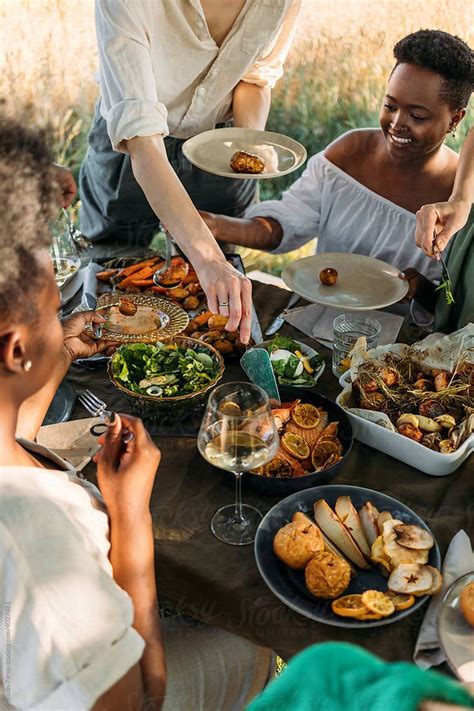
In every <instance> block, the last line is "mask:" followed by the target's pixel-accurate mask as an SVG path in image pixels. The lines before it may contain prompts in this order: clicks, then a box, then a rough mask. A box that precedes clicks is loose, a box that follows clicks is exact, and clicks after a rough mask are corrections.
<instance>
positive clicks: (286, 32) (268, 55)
mask: <svg viewBox="0 0 474 711" xmlns="http://www.w3.org/2000/svg"><path fill="white" fill-rule="evenodd" d="M300 8H301V0H292V2H291V4H290V6H289V8H288V11H287V13H286V15H285V17H284V19H283V22H282V24H281V27H280V30H279V32H278V33H277V34H276V35H275V37H274V38H273V39H272V41H271V42H270V44H268V45H267V46H266V47H265V49H264V51H263V52H262V54H261V55H260V56H259V57H257V59H256V60H255V62H254V63H253V65H252V66H251V67H250V68H249V69H248V70H247V71H246V73H245V74H244V76H243V77H242V81H246V82H248V83H249V84H257V86H267V87H269V88H270V89H273V87H274V86H275V84H276V83H277V81H278V80H279V79H281V77H282V76H283V64H284V62H285V59H286V56H287V54H288V51H289V49H290V47H291V43H292V41H293V36H294V34H295V30H296V23H297V20H298V14H299V11H300Z"/></svg>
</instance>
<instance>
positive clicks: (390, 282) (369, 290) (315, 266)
mask: <svg viewBox="0 0 474 711" xmlns="http://www.w3.org/2000/svg"><path fill="white" fill-rule="evenodd" d="M327 267H332V268H333V269H336V271H337V273H338V280H337V282H336V284H334V286H325V285H324V284H322V282H321V280H320V279H319V273H320V271H321V270H322V269H326V268H327ZM398 272H399V270H398V269H396V268H395V267H392V266H391V265H390V264H387V263H386V262H382V261H381V260H380V259H374V258H373V257H365V256H364V255H362V254H347V253H345V252H326V253H322V254H315V255H314V256H312V257H304V258H303V259H297V260H296V261H295V262H293V263H292V264H290V265H289V266H288V267H287V268H286V269H285V270H284V272H283V274H282V277H283V281H284V282H285V284H286V285H287V286H289V287H290V289H292V291H296V293H297V294H299V295H300V296H302V297H303V298H305V299H307V300H308V301H313V302H315V303H316V304H323V305H324V306H333V307H335V308H339V309H343V310H344V311H369V310H371V309H382V308H383V307H384V306H390V305H391V304H395V303H396V302H397V301H400V299H403V297H404V296H405V295H406V293H407V291H408V282H406V281H403V280H402V279H400V278H399V277H398Z"/></svg>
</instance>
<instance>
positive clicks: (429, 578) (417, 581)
mask: <svg viewBox="0 0 474 711" xmlns="http://www.w3.org/2000/svg"><path fill="white" fill-rule="evenodd" d="M430 568H431V566H429V565H419V564H418V563H402V564H401V565H397V567H396V568H395V569H394V570H393V571H392V573H391V575H390V577H389V579H388V583H387V585H388V589H389V590H393V592H399V593H405V594H407V595H416V596H419V595H426V594H427V592H428V590H430V589H431V586H432V585H433V575H432V573H431V570H430Z"/></svg>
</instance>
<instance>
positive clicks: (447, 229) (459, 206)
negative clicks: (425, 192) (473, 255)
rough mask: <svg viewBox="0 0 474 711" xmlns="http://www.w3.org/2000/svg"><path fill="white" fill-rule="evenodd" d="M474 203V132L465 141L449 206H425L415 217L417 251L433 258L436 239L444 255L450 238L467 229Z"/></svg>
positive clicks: (440, 203)
mask: <svg viewBox="0 0 474 711" xmlns="http://www.w3.org/2000/svg"><path fill="white" fill-rule="evenodd" d="M473 202H474V129H471V130H470V132H469V134H468V135H467V137H466V140H465V141H464V144H463V147H462V150H461V155H460V157H459V164H458V169H457V171H456V178H455V181H454V186H453V192H452V193H451V197H450V198H449V200H448V201H447V202H437V203H434V204H433V205H423V207H422V208H421V209H420V210H418V212H417V213H416V232H415V240H416V244H417V245H418V247H421V249H423V251H424V252H425V253H426V254H427V255H428V256H429V257H433V256H434V253H433V235H434V233H435V231H436V235H437V236H436V241H437V243H438V246H439V248H440V250H441V251H443V250H444V249H445V247H446V246H447V244H448V242H449V240H450V239H451V237H452V236H453V235H454V234H455V233H456V232H458V231H459V230H460V229H462V228H463V227H464V225H465V224H466V222H467V219H468V217H469V213H470V211H471V207H472V203H473Z"/></svg>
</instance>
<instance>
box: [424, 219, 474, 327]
mask: <svg viewBox="0 0 474 711" xmlns="http://www.w3.org/2000/svg"><path fill="white" fill-rule="evenodd" d="M445 261H446V266H447V268H448V271H449V276H450V277H451V282H452V285H453V295H454V304H449V305H448V304H447V303H446V297H445V292H444V290H440V291H438V292H437V299H436V307H435V314H434V331H441V332H443V333H452V332H453V331H457V330H458V329H459V328H463V326H466V324H468V323H471V321H474V207H473V208H472V210H471V214H470V215H469V219H468V221H467V224H466V226H465V227H463V229H462V230H459V232H458V233H457V234H456V235H455V236H454V237H453V239H452V240H451V246H450V248H449V251H448V253H447V256H446V258H445Z"/></svg>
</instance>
